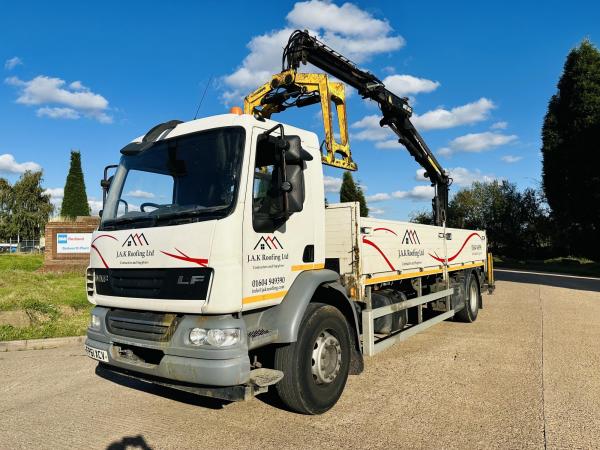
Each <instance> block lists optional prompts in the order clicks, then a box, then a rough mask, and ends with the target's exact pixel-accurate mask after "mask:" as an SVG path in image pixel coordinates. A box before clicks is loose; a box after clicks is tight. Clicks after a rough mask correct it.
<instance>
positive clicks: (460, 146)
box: [438, 131, 517, 156]
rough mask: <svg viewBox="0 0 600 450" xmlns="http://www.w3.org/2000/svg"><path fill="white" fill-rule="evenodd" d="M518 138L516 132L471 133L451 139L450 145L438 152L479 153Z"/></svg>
mask: <svg viewBox="0 0 600 450" xmlns="http://www.w3.org/2000/svg"><path fill="white" fill-rule="evenodd" d="M516 140H517V136H516V135H514V134H510V135H509V134H502V133H497V132H492V131H485V132H483V133H469V134H465V135H464V136H459V137H457V138H454V139H453V140H451V141H450V144H449V145H448V147H444V148H441V149H440V150H438V154H440V155H443V156H449V155H452V154H453V153H456V152H470V153H479V152H482V151H485V150H490V149H492V148H495V147H499V146H501V145H506V144H510V143H511V142H514V141H516Z"/></svg>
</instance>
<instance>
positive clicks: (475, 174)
mask: <svg viewBox="0 0 600 450" xmlns="http://www.w3.org/2000/svg"><path fill="white" fill-rule="evenodd" d="M448 173H449V175H450V178H452V184H454V185H457V186H460V187H465V186H471V185H472V184H473V182H474V181H482V182H485V183H489V182H492V181H494V180H496V179H497V177H496V176H495V175H484V174H482V173H481V170H479V169H475V170H469V169H466V168H464V167H454V168H453V169H448Z"/></svg>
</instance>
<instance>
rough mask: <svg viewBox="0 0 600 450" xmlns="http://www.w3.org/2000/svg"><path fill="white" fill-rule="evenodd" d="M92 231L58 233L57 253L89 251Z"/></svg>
mask: <svg viewBox="0 0 600 450" xmlns="http://www.w3.org/2000/svg"><path fill="white" fill-rule="evenodd" d="M91 245H92V233H57V234H56V253H89V252H90V248H91Z"/></svg>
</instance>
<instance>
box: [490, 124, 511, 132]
mask: <svg viewBox="0 0 600 450" xmlns="http://www.w3.org/2000/svg"><path fill="white" fill-rule="evenodd" d="M507 127H508V122H496V123H493V124H492V126H491V127H490V128H491V129H492V130H506V128H507Z"/></svg>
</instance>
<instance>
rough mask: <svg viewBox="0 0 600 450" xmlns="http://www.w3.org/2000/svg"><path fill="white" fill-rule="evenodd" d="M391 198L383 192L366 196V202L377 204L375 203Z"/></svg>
mask: <svg viewBox="0 0 600 450" xmlns="http://www.w3.org/2000/svg"><path fill="white" fill-rule="evenodd" d="M391 198H392V197H390V194H386V193H385V192H379V193H377V194H373V195H369V196H367V202H369V203H377V202H383V201H385V200H389V199H391Z"/></svg>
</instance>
